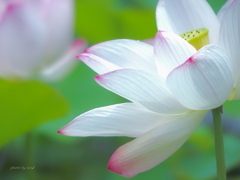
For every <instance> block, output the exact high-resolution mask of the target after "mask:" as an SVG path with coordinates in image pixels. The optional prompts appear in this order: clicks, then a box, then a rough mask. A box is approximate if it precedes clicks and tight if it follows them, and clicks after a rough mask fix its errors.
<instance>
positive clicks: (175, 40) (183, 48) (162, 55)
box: [154, 31, 197, 79]
mask: <svg viewBox="0 0 240 180" xmlns="http://www.w3.org/2000/svg"><path fill="white" fill-rule="evenodd" d="M196 52H197V51H196V49H195V48H194V47H193V46H192V45H191V44H189V43H188V42H187V41H185V40H184V39H183V38H181V37H180V36H178V35H176V34H174V33H170V32H165V31H158V33H157V35H156V37H155V45H154V54H155V59H156V61H157V67H158V71H159V74H160V75H161V76H162V77H163V78H164V79H165V78H166V77H167V76H168V74H169V73H170V72H171V71H172V70H173V69H174V68H176V67H177V66H179V65H180V64H182V63H184V62H185V61H186V60H187V59H188V58H189V57H191V56H192V55H193V54H194V53H196Z"/></svg>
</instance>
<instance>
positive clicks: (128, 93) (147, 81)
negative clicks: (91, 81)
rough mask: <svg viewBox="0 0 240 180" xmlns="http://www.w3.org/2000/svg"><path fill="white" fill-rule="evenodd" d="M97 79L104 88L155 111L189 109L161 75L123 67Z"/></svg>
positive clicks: (182, 110) (178, 111)
mask: <svg viewBox="0 0 240 180" xmlns="http://www.w3.org/2000/svg"><path fill="white" fill-rule="evenodd" d="M95 80H96V81H97V82H98V83H99V84H100V85H101V86H103V87H104V88H106V89H108V90H110V91H113V92H114V93H116V94H118V95H120V96H122V97H124V98H127V99H129V100H130V101H132V102H135V103H140V104H142V105H143V106H145V107H146V108H148V109H149V110H152V111H154V112H158V113H162V114H180V113H184V112H187V111H189V110H188V109H186V108H184V107H183V106H182V105H181V104H180V103H179V102H178V101H177V100H176V98H175V97H174V96H173V95H172V94H171V93H170V92H169V91H168V90H167V89H166V85H165V83H164V82H163V80H162V79H160V78H159V76H154V75H152V74H148V73H146V72H144V71H139V70H132V69H122V70H117V71H113V72H110V73H107V74H103V75H99V76H96V78H95Z"/></svg>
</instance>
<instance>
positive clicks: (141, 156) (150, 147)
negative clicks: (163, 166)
mask: <svg viewBox="0 0 240 180" xmlns="http://www.w3.org/2000/svg"><path fill="white" fill-rule="evenodd" d="M206 113H207V111H193V112H191V113H187V114H185V115H180V116H175V117H174V116H173V117H172V119H169V120H167V121H164V123H162V124H160V125H159V126H157V127H156V128H154V129H152V130H150V131H149V132H147V133H145V134H143V135H142V136H139V137H138V138H136V139H134V140H133V141H130V142H129V143H126V144H124V145H123V146H121V147H120V148H118V149H117V150H116V151H115V152H114V154H113V155H112V157H111V159H110V161H109V164H108V168H109V169H110V170H111V171H113V172H115V173H118V174H121V175H123V176H125V177H128V178H130V177H133V176H135V175H136V174H138V173H140V172H143V171H147V170H148V169H151V168H152V167H154V166H156V165H157V164H159V163H161V162H163V161H164V160H165V159H167V158H168V157H169V156H170V155H172V154H173V153H174V152H175V151H176V150H177V149H178V148H179V147H180V146H181V145H182V144H183V143H184V142H185V141H186V140H187V139H188V137H189V136H190V135H191V134H192V132H193V131H194V130H195V129H196V128H197V126H198V125H199V124H200V123H201V121H202V119H203V117H204V116H205V115H206Z"/></svg>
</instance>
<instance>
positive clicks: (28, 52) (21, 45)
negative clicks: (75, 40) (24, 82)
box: [0, 3, 47, 78]
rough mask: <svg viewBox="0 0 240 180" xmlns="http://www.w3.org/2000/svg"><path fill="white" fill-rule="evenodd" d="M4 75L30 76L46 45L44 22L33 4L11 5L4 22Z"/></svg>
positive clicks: (0, 27) (0, 63)
mask: <svg viewBox="0 0 240 180" xmlns="http://www.w3.org/2000/svg"><path fill="white" fill-rule="evenodd" d="M0 39H1V40H0V76H3V77H5V78H15V77H16V76H17V77H19V76H20V77H22V78H29V76H30V75H31V73H33V71H34V70H36V68H37V67H38V66H39V65H40V64H41V60H42V58H43V54H44V51H45V46H46V40H47V39H46V29H45V26H44V23H43V21H42V19H41V17H40V16H39V14H37V13H36V12H35V9H34V8H33V7H32V6H30V4H26V3H25V4H24V3H18V4H14V3H12V4H8V5H7V7H6V9H5V11H4V14H3V15H2V19H1V22H0Z"/></svg>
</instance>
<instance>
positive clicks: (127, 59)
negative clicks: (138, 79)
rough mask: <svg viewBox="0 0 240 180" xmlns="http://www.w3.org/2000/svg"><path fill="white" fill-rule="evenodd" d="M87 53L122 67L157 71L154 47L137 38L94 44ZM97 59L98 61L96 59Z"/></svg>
mask: <svg viewBox="0 0 240 180" xmlns="http://www.w3.org/2000/svg"><path fill="white" fill-rule="evenodd" d="M84 52H85V53H88V54H92V55H94V56H97V57H99V58H101V59H103V60H105V61H108V62H110V63H112V64H114V65H115V66H118V67H121V68H131V69H139V70H144V71H148V72H152V73H154V72H156V73H157V69H156V67H155V63H154V59H153V47H152V46H151V45H148V44H146V43H143V42H141V41H136V40H128V39H120V40H112V41H107V42H103V43H100V44H97V45H94V46H92V47H90V48H88V49H87V50H85V51H84ZM96 61H98V60H97V59H96Z"/></svg>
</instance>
